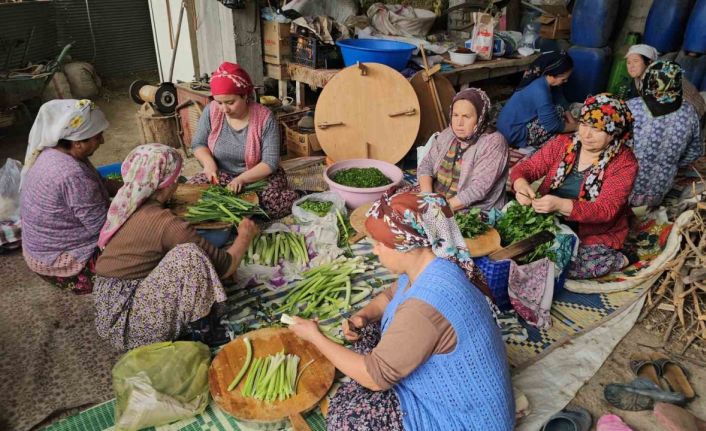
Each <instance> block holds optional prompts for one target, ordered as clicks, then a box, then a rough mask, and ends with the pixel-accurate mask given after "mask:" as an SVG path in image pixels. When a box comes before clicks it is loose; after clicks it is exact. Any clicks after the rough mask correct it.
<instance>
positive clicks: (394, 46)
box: [336, 39, 417, 70]
mask: <svg viewBox="0 0 706 431" xmlns="http://www.w3.org/2000/svg"><path fill="white" fill-rule="evenodd" d="M336 45H338V46H339V47H340V48H341V54H342V55H343V63H344V64H345V65H346V67H348V66H352V65H354V64H356V62H358V61H360V62H361V63H382V64H385V65H387V66H390V67H391V68H393V69H396V70H402V69H404V68H405V67H406V66H407V62H408V61H409V59H410V57H412V52H413V51H414V50H415V49H417V47H416V46H414V45H412V44H410V43H405V42H397V41H394V40H383V39H344V40H339V41H338V42H336Z"/></svg>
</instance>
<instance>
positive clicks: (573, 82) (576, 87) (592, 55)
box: [564, 46, 611, 103]
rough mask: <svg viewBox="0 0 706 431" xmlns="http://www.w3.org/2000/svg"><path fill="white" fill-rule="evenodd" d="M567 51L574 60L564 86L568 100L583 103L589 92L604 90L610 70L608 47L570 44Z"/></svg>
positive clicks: (595, 92)
mask: <svg viewBox="0 0 706 431" xmlns="http://www.w3.org/2000/svg"><path fill="white" fill-rule="evenodd" d="M568 53H569V56H570V57H571V59H572V60H573V61H574V70H573V72H572V73H571V76H570V77H569V81H568V82H567V83H566V85H565V86H564V94H565V95H566V98H567V99H568V100H569V102H579V103H583V101H584V100H586V96H588V95H589V94H598V93H601V92H603V91H605V89H606V83H607V82H608V73H609V72H610V62H611V50H610V48H609V47H605V48H587V47H584V46H572V47H571V48H569V51H568Z"/></svg>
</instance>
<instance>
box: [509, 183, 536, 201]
mask: <svg viewBox="0 0 706 431" xmlns="http://www.w3.org/2000/svg"><path fill="white" fill-rule="evenodd" d="M512 188H513V189H514V190H515V199H517V202H519V203H520V204H521V205H525V206H526V205H532V201H533V200H534V198H535V196H537V195H536V194H535V193H534V190H533V189H532V186H531V185H530V184H529V183H528V182H527V180H526V179H524V178H518V179H517V180H515V183H514V184H513V185H512Z"/></svg>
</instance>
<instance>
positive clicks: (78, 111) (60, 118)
mask: <svg viewBox="0 0 706 431" xmlns="http://www.w3.org/2000/svg"><path fill="white" fill-rule="evenodd" d="M107 127H108V121H106V119H105V116H104V115H103V113H102V112H101V111H100V109H98V108H97V107H96V106H95V105H94V104H93V102H91V101H90V100H52V101H50V102H47V103H45V104H44V105H42V107H41V108H40V109H39V113H38V114H37V119H36V120H35V122H34V124H33V125H32V130H31V131H30V132H29V143H28V147H27V156H26V157H25V165H24V168H23V169H22V184H21V204H20V216H21V218H22V253H23V255H24V258H25V262H27V266H28V267H29V269H31V270H32V271H34V272H35V273H37V274H38V275H39V276H40V277H42V278H43V279H44V280H46V281H48V282H50V283H52V284H54V285H56V286H58V287H60V288H64V289H67V290H71V291H73V292H75V293H90V292H91V290H92V289H93V277H94V265H95V261H96V258H97V256H98V249H97V248H96V241H97V240H98V233H99V232H100V229H101V227H102V226H103V223H105V217H106V214H107V212H108V205H109V204H110V202H109V190H108V189H107V188H106V185H110V184H104V182H103V180H102V179H101V177H100V175H99V174H98V172H97V171H96V169H95V168H94V167H93V165H92V164H91V162H90V160H89V159H88V158H89V157H90V156H91V155H92V154H93V153H94V152H95V151H96V150H97V149H98V147H99V146H100V145H101V144H103V131H104V130H105V129H106V128H107Z"/></svg>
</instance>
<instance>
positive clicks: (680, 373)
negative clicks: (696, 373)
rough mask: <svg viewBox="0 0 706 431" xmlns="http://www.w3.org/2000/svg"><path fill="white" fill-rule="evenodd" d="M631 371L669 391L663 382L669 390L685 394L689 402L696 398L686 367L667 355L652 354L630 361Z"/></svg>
mask: <svg viewBox="0 0 706 431" xmlns="http://www.w3.org/2000/svg"><path fill="white" fill-rule="evenodd" d="M630 369H631V370H632V371H633V373H635V376H637V377H643V378H646V379H648V380H650V381H652V382H654V383H655V384H656V385H658V386H660V387H662V388H663V389H667V387H666V386H665V385H664V384H663V381H664V382H666V383H667V385H668V388H671V390H672V391H674V392H680V393H682V394H684V397H685V398H686V399H687V400H690V399H692V398H694V397H695V396H696V393H695V392H694V388H693V387H692V386H691V384H690V383H689V379H688V377H687V372H686V370H685V369H684V367H682V366H681V365H680V364H678V363H677V362H675V361H672V360H671V359H670V358H669V357H668V356H666V355H663V354H661V353H657V352H652V353H648V354H643V355H640V356H636V357H633V359H632V360H631V361H630Z"/></svg>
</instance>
